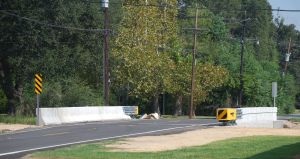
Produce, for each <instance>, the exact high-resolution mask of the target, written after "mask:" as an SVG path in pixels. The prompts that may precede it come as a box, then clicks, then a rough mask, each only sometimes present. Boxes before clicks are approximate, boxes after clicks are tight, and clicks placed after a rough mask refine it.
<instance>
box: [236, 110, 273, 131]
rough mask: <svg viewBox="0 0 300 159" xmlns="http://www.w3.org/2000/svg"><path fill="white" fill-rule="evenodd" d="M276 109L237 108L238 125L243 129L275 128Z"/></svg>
mask: <svg viewBox="0 0 300 159" xmlns="http://www.w3.org/2000/svg"><path fill="white" fill-rule="evenodd" d="M274 121H277V108H276V107H253V108H237V120H236V123H237V125H238V126H241V127H269V128H273V127H274Z"/></svg>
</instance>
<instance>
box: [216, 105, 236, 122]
mask: <svg viewBox="0 0 300 159" xmlns="http://www.w3.org/2000/svg"><path fill="white" fill-rule="evenodd" d="M217 120H218V121H219V122H230V121H232V122H234V121H235V120H236V109H235V108H218V109H217Z"/></svg>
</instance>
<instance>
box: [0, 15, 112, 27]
mask: <svg viewBox="0 0 300 159" xmlns="http://www.w3.org/2000/svg"><path fill="white" fill-rule="evenodd" d="M0 12H1V13H3V14H5V15H9V16H13V17H17V18H20V19H22V20H26V21H30V22H34V23H36V24H39V25H44V26H48V27H52V28H60V29H70V30H77V31H86V32H102V31H107V30H106V29H98V28H97V29H84V28H77V27H70V26H62V25H55V24H49V23H45V22H41V21H38V20H35V19H31V18H28V17H23V16H20V15H17V14H14V13H10V12H7V11H3V10H0Z"/></svg>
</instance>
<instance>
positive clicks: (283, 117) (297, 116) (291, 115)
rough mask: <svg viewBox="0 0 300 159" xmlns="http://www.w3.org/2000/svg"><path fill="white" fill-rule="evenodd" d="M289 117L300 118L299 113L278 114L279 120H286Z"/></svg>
mask: <svg viewBox="0 0 300 159" xmlns="http://www.w3.org/2000/svg"><path fill="white" fill-rule="evenodd" d="M291 118H300V114H288V115H281V116H278V119H279V120H288V119H291Z"/></svg>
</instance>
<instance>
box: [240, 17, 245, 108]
mask: <svg viewBox="0 0 300 159" xmlns="http://www.w3.org/2000/svg"><path fill="white" fill-rule="evenodd" d="M244 19H246V11H244ZM245 30H246V20H244V21H243V31H242V37H241V59H240V92H239V105H240V106H242V105H243V89H244V80H243V76H244V50H245V46H244V45H245Z"/></svg>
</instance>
